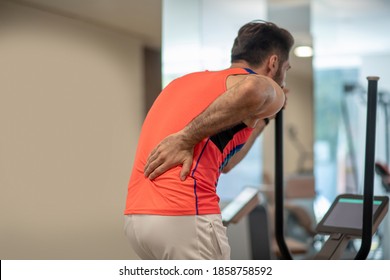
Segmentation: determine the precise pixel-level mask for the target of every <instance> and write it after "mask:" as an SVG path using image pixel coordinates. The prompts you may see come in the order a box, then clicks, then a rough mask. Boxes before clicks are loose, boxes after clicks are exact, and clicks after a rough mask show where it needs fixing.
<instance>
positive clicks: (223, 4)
mask: <svg viewBox="0 0 390 280" xmlns="http://www.w3.org/2000/svg"><path fill="white" fill-rule="evenodd" d="M254 19H262V20H268V21H272V22H274V23H276V24H277V25H279V26H281V27H284V28H286V29H288V30H289V31H290V32H291V33H292V34H293V35H294V37H295V46H294V50H293V52H292V53H291V55H290V62H291V65H292V69H291V70H290V71H289V72H288V77H287V88H288V89H289V90H290V94H289V99H288V106H287V109H286V110H285V114H284V119H285V121H284V125H285V173H286V188H287V190H290V192H289V193H288V194H287V196H288V197H287V198H288V199H290V200H289V201H288V202H290V203H291V208H290V209H292V210H291V212H289V213H290V214H291V213H292V214H291V218H289V220H288V222H287V223H288V234H290V235H291V237H294V238H295V240H297V241H300V242H301V243H304V245H305V250H306V251H305V252H304V253H306V252H307V251H311V250H315V249H316V246H317V244H318V243H321V240H319V239H316V238H315V237H313V234H312V232H310V230H311V229H312V227H313V225H312V224H315V223H316V222H318V220H319V219H320V218H321V217H322V215H323V214H324V213H325V211H326V210H327V208H328V207H329V205H330V203H331V202H332V201H333V199H334V198H335V197H336V196H337V195H338V194H340V193H345V192H350V193H360V192H361V190H362V182H363V172H362V170H363V167H364V144H365V142H364V141H365V114H366V111H365V110H366V99H367V98H366V94H365V92H366V84H367V82H366V77H367V76H369V75H370V76H373V75H376V76H380V81H379V101H378V105H379V106H378V117H377V146H376V160H377V161H378V162H380V163H383V164H385V165H387V164H388V163H389V144H390V143H389V139H388V136H389V133H388V118H389V116H388V106H389V104H390V97H389V94H390V73H389V71H386V70H387V66H388V65H389V63H390V36H387V34H388V27H389V26H390V1H386V0H373V1H365V0H344V1H336V0H240V1H237V0H185V1H183V0H143V1H136V0H82V1H80V0H79V1H76V0H70V1H60V0H0V79H1V82H0V129H1V137H0V213H1V214H0V258H1V259H133V258H136V256H135V255H134V253H133V252H132V250H131V248H130V245H129V244H128V242H127V240H126V238H125V236H124V233H123V210H124V204H125V198H126V192H127V183H128V180H129V176H130V172H131V168H132V164H133V158H134V155H135V149H136V145H137V141H138V135H139V132H140V128H141V125H142V121H143V119H144V117H145V115H146V113H147V110H148V109H149V108H150V106H151V104H152V103H153V101H154V99H155V98H156V96H157V95H158V94H159V92H160V91H161V89H162V87H164V86H165V85H167V84H168V83H169V82H170V81H171V80H172V79H174V78H176V77H179V76H181V75H183V74H185V73H188V72H190V71H201V70H205V69H208V70H217V69H223V68H227V67H229V66H230V64H229V63H230V49H231V46H232V43H233V39H234V38H235V36H236V34H237V31H238V29H239V28H240V27H241V26H242V25H244V24H245V23H247V22H249V21H251V20H254ZM302 47H303V48H302ZM273 142H274V129H273V123H272V122H271V124H270V125H269V127H268V128H267V130H266V131H265V133H264V134H263V135H262V136H261V137H260V138H259V139H258V141H257V142H256V144H255V146H254V147H253V149H252V150H251V152H250V153H249V155H248V156H247V157H246V158H245V160H244V161H243V162H242V163H240V165H239V166H237V168H236V169H235V170H233V171H232V172H231V174H227V175H223V176H222V177H221V179H220V181H219V185H218V194H219V196H220V197H221V205H222V206H224V205H226V204H227V203H229V202H230V201H231V200H232V199H233V198H234V197H236V196H237V195H238V194H239V193H240V192H241V190H242V189H243V187H245V186H248V185H254V186H261V188H262V193H263V195H264V197H263V200H264V201H266V202H267V203H268V205H267V209H268V211H269V213H268V214H267V215H268V218H270V216H272V210H270V208H269V205H271V206H272V192H271V193H270V188H269V187H270V186H272V185H273V182H274V179H273V176H274V148H273V147H274V146H273ZM375 193H376V194H378V195H387V189H386V188H384V185H383V184H382V181H381V179H380V178H379V176H377V177H376V180H375ZM289 194H290V196H289ZM297 206H298V207H299V208H300V209H304V212H305V214H304V218H303V219H304V220H305V219H306V220H305V221H308V223H310V225H309V226H307V223H306V228H305V225H303V224H304V223H305V222H303V223H302V222H300V218H299V217H300V215H299V214H296V213H299V211H298V212H294V209H295V208H296V207H297ZM294 207H295V208H294ZM294 213H295V214H294ZM288 217H290V216H288ZM388 219H389V218H388V217H387V218H385V221H384V222H383V224H382V226H381V228H380V230H379V231H378V234H377V235H376V236H374V237H375V239H374V242H373V249H372V255H371V258H374V259H390V244H389V240H388V239H389V236H390V234H389V231H390V229H389V227H390V226H389V224H390V223H389V222H388ZM265 222H266V221H265ZM250 224H251V221H249V220H248V219H243V220H242V221H241V222H240V223H239V224H236V225H232V226H231V227H230V226H229V229H228V234H229V240H230V243H231V247H232V258H234V259H250V258H252V257H253V255H252V253H251V250H252V249H251V247H253V244H252V243H253V242H254V241H253V240H252V239H251V233H250V230H249V228H250ZM265 226H266V225H265ZM267 226H268V229H267V232H268V233H269V234H270V237H269V239H270V243H269V244H270V246H269V248H266V249H265V250H266V251H267V252H270V253H271V254H270V257H271V258H273V257H275V256H277V254H278V253H277V251H276V249H275V248H273V247H272V242H273V240H272V226H270V225H267ZM307 227H308V228H309V229H307ZM307 240H310V243H308V241H307Z"/></svg>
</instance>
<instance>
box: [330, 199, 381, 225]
mask: <svg viewBox="0 0 390 280" xmlns="http://www.w3.org/2000/svg"><path fill="white" fill-rule="evenodd" d="M381 203H382V202H381V201H379V200H374V208H373V213H375V212H376V210H377V209H378V206H379V205H381ZM324 225H325V226H333V227H347V228H356V229H361V228H362V227H363V199H353V198H341V199H339V201H338V203H337V204H336V205H335V207H334V208H333V210H332V212H331V214H330V215H329V216H328V217H327V219H326V220H325V221H324Z"/></svg>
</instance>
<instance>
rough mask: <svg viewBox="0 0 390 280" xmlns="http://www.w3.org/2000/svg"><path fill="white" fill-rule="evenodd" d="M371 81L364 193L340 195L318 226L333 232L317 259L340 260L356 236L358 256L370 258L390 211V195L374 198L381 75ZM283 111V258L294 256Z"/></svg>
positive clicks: (279, 125) (279, 204)
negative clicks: (288, 228)
mask: <svg viewBox="0 0 390 280" xmlns="http://www.w3.org/2000/svg"><path fill="white" fill-rule="evenodd" d="M367 80H368V102H367V127H366V151H365V172H364V191H363V192H364V193H363V194H362V195H356V194H343V195H339V196H338V197H337V198H336V199H335V201H334V202H333V203H332V205H331V207H330V209H329V210H328V212H327V213H326V214H325V216H324V217H323V219H322V220H321V221H320V223H319V224H318V225H317V228H316V230H317V233H320V234H326V235H329V238H328V239H327V240H326V242H325V244H324V245H323V247H322V249H321V250H320V251H319V252H318V253H317V254H316V255H315V256H314V257H313V258H314V259H321V260H324V259H330V260H331V259H339V258H340V257H341V255H342V253H343V252H344V250H345V248H346V246H347V244H348V242H349V241H350V240H351V239H354V238H360V239H361V240H362V242H361V246H360V249H359V251H358V252H357V254H356V256H355V259H357V260H363V259H366V258H367V256H368V254H369V252H370V249H371V242H372V235H373V234H374V233H375V232H376V230H377V228H378V226H379V224H380V222H381V221H382V220H383V218H384V217H385V215H386V213H387V211H388V205H389V198H388V197H387V196H375V197H374V194H373V193H374V164H375V132H376V107H377V95H378V93H377V88H378V80H379V77H375V76H370V77H367ZM283 183H284V179H283V110H282V111H280V112H279V113H278V114H277V116H276V119H275V221H274V223H275V237H276V243H277V245H278V247H279V250H280V253H281V259H284V260H292V259H293V257H292V255H291V253H290V251H289V249H288V247H287V245H286V241H285V238H284V211H283V209H284V194H283Z"/></svg>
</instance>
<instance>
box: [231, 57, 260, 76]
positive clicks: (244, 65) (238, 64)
mask: <svg viewBox="0 0 390 280" xmlns="http://www.w3.org/2000/svg"><path fill="white" fill-rule="evenodd" d="M230 68H249V69H251V70H252V71H253V72H255V73H257V74H260V75H266V73H264V69H263V68H262V67H251V66H250V65H249V64H248V62H246V61H244V60H240V61H236V62H233V63H232V64H231V65H230Z"/></svg>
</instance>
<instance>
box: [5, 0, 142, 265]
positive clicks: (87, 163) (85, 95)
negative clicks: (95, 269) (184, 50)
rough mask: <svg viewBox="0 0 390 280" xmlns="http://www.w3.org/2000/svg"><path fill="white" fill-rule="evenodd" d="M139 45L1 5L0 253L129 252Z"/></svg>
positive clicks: (70, 255) (96, 255)
mask: <svg viewBox="0 0 390 280" xmlns="http://www.w3.org/2000/svg"><path fill="white" fill-rule="evenodd" d="M142 69H143V65H142V44H141V42H140V41H139V40H137V39H132V38H129V37H124V36H120V35H118V34H114V33H110V32H108V31H103V30H100V29H97V28H93V27H91V26H88V25H87V24H82V23H80V22H77V21H72V20H70V19H66V18H61V17H59V16H54V15H49V14H46V13H44V12H39V11H36V10H32V9H28V8H22V7H19V6H13V5H11V4H4V3H2V4H0V77H1V82H0V129H1V137H0V193H1V195H0V213H1V215H0V258H1V259H127V258H133V257H134V255H133V253H132V251H131V249H130V246H128V243H127V240H126V239H125V237H124V234H123V214H122V213H123V209H124V203H125V197H126V191H127V182H128V179H129V174H130V170H131V166H132V159H133V157H134V154H135V147H136V143H137V138H138V133H139V130H140V124H141V123H142V118H143V111H142V110H143V108H144V106H143V88H142V81H143V77H142V73H143V71H142Z"/></svg>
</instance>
